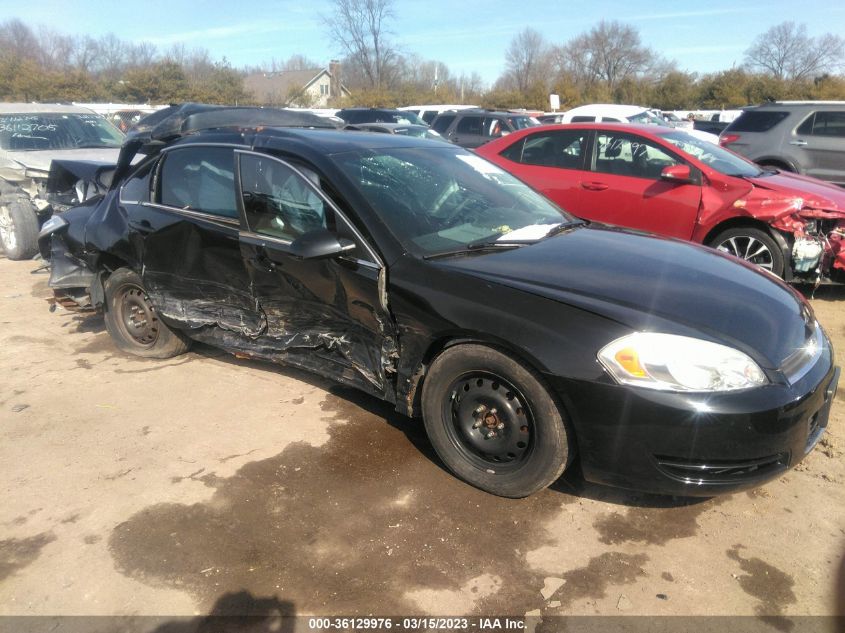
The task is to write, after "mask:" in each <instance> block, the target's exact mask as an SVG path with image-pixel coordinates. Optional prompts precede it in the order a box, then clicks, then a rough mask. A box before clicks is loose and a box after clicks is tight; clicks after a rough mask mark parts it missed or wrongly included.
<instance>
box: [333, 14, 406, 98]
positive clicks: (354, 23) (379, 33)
mask: <svg viewBox="0 0 845 633" xmlns="http://www.w3.org/2000/svg"><path fill="white" fill-rule="evenodd" d="M332 6H333V11H332V14H331V15H329V16H323V18H322V19H323V23H324V24H325V26H326V27H327V28H328V30H329V37H330V38H331V39H332V41H334V42H335V43H336V44H338V45H339V46H340V47H341V48H342V49H343V51H344V52H345V54H346V58H347V68H348V67H349V64H352V65H357V66H359V67H360V68H361V71H362V73H363V75H364V77H365V78H366V80H367V82H368V84H369V87H370V88H377V89H378V88H382V87H383V86H385V85H387V84H388V83H389V80H390V78H391V75H392V68H391V66H393V65H394V64H395V61H396V57H397V51H396V49H395V48H394V47H393V45H392V44H391V42H390V40H389V38H388V36H387V23H388V21H389V20H390V19H392V18H393V0H332Z"/></svg>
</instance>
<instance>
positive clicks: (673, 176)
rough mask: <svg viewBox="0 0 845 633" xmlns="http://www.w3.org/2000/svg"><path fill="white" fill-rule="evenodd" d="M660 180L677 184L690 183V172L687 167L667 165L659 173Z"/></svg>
mask: <svg viewBox="0 0 845 633" xmlns="http://www.w3.org/2000/svg"><path fill="white" fill-rule="evenodd" d="M660 180H668V181H669V182H677V183H687V182H692V172H690V168H689V165H669V166H668V167H664V168H663V170H662V171H661V172H660Z"/></svg>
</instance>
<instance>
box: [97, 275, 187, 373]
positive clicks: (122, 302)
mask: <svg viewBox="0 0 845 633" xmlns="http://www.w3.org/2000/svg"><path fill="white" fill-rule="evenodd" d="M103 290H104V291H105V296H106V310H105V322H106V329H107V330H108V332H109V334H110V335H111V337H112V339H113V340H114V343H115V345H117V347H118V348H120V349H121V350H123V351H124V352H128V353H129V354H135V355H136V356H143V357H145V358H170V357H171V356H177V355H179V354H183V353H184V352H187V351H188V348H189V347H190V343H191V340H190V339H189V338H188V337H186V336H185V335H184V334H182V333H181V332H177V331H175V330H171V329H170V328H169V327H167V325H166V324H165V323H164V322H162V320H161V319H160V318H159V316H158V313H157V312H156V309H155V307H154V306H153V304H152V302H151V301H150V298H149V297H148V296H147V291H146V290H145V289H144V285H143V283H142V281H141V278H140V277H139V276H138V274H137V273H135V272H134V271H131V270H129V269H128V268H119V269H118V270H116V271H114V272H113V273H112V274H111V275H110V276H109V278H108V279H106V283H105V284H104V287H103Z"/></svg>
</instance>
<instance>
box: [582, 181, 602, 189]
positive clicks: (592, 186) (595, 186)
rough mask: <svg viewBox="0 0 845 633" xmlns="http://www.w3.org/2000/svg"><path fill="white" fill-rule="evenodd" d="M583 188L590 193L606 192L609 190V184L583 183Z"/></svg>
mask: <svg viewBox="0 0 845 633" xmlns="http://www.w3.org/2000/svg"><path fill="white" fill-rule="evenodd" d="M581 186H582V187H583V188H584V189H589V190H590V191H604V190H605V189H607V184H606V183H603V182H582V183H581Z"/></svg>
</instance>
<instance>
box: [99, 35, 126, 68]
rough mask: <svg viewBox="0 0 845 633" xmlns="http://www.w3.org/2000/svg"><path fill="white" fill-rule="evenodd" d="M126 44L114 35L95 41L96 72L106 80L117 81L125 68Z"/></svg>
mask: <svg viewBox="0 0 845 633" xmlns="http://www.w3.org/2000/svg"><path fill="white" fill-rule="evenodd" d="M126 52H127V47H126V42H124V41H123V40H120V39H118V38H117V37H116V36H115V35H114V33H109V34H108V35H104V36H103V37H101V38H100V39H99V40H98V41H97V57H96V59H95V63H96V65H97V70H99V71H100V73H101V74H102V75H103V76H105V77H106V78H108V79H117V78H118V77H119V76H120V74H121V72H123V70H124V68H126V62H127V59H126Z"/></svg>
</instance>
